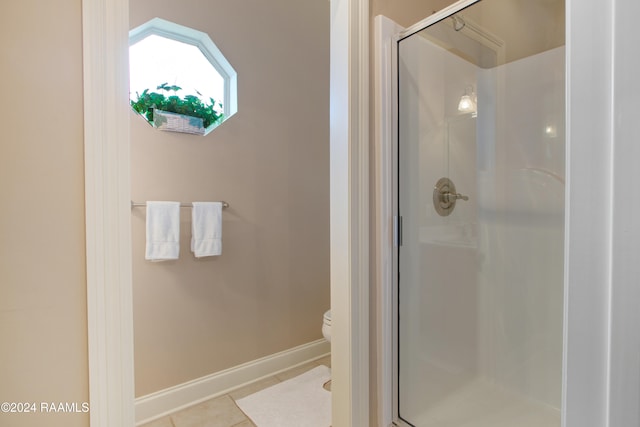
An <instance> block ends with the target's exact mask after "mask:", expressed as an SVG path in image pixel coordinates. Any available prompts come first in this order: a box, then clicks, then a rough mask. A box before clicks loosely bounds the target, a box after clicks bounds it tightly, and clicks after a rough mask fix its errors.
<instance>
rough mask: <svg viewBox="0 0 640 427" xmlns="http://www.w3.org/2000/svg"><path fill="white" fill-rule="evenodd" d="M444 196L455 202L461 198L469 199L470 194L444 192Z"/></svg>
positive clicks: (447, 199)
mask: <svg viewBox="0 0 640 427" xmlns="http://www.w3.org/2000/svg"><path fill="white" fill-rule="evenodd" d="M442 196H443V198H444V199H445V200H446V201H447V202H455V201H456V200H459V199H462V200H464V201H465V202H466V201H467V200H469V196H463V195H462V194H460V193H444V194H443V195H442Z"/></svg>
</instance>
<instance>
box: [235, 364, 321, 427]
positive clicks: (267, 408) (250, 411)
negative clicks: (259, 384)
mask: <svg viewBox="0 0 640 427" xmlns="http://www.w3.org/2000/svg"><path fill="white" fill-rule="evenodd" d="M330 379H331V370H330V369H329V368H328V367H326V366H324V365H321V366H318V367H315V368H313V369H311V370H310V371H307V372H305V373H304V374H302V375H299V376H297V377H295V378H292V379H290V380H287V381H283V382H281V383H279V384H276V385H274V386H271V387H269V388H266V389H264V390H261V391H259V392H257V393H254V394H251V395H249V396H247V397H244V398H242V399H238V400H237V401H236V404H237V405H238V406H239V407H240V409H242V410H243V411H244V413H245V414H247V416H248V417H249V418H251V421H253V422H254V423H255V425H256V426H258V427H329V426H330V425H331V392H329V391H327V390H325V389H324V388H323V387H322V385H323V384H324V383H326V382H327V381H329V380H330Z"/></svg>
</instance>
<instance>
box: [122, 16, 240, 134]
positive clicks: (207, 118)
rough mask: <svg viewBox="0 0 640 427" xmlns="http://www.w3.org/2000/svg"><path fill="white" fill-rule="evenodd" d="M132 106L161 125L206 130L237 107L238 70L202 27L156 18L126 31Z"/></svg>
mask: <svg viewBox="0 0 640 427" xmlns="http://www.w3.org/2000/svg"><path fill="white" fill-rule="evenodd" d="M129 80H130V91H129V97H130V101H131V106H132V108H133V109H134V111H136V112H137V113H139V114H140V115H141V116H142V117H144V118H145V119H146V120H147V121H148V122H149V123H150V124H152V125H153V126H154V127H156V128H158V129H161V130H169V131H177V132H186V133H194V134H200V135H204V134H207V133H209V132H211V130H213V129H214V128H215V127H216V126H218V125H219V124H220V123H222V122H223V121H224V120H226V119H228V118H229V117H231V116H232V115H233V114H235V112H236V111H237V109H238V105H237V74H236V72H235V70H234V69H233V67H231V64H229V62H228V61H227V60H226V58H225V57H224V56H223V55H222V52H220V50H219V49H218V48H217V47H216V45H215V44H214V43H213V41H212V40H211V38H209V36H208V35H207V34H206V33H203V32H201V31H197V30H194V29H192V28H188V27H185V26H182V25H178V24H175V23H173V22H169V21H165V20H163V19H160V18H154V19H152V20H151V21H149V22H147V23H145V24H143V25H141V26H139V27H137V28H135V29H133V30H131V31H130V32H129Z"/></svg>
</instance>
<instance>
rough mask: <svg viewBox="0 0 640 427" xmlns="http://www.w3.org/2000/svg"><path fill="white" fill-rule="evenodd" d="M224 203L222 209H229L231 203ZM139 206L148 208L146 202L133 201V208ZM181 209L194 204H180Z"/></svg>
mask: <svg viewBox="0 0 640 427" xmlns="http://www.w3.org/2000/svg"><path fill="white" fill-rule="evenodd" d="M221 203H222V208H223V209H226V208H228V207H229V203H227V202H225V201H224V200H223V201H221ZM139 206H147V203H146V202H134V201H133V200H132V201H131V208H132V209H133V208H136V207H139ZM180 207H181V208H192V207H193V203H180Z"/></svg>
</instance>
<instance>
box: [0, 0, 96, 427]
mask: <svg viewBox="0 0 640 427" xmlns="http://www.w3.org/2000/svg"><path fill="white" fill-rule="evenodd" d="M0 52H1V53H2V60H1V61H0V78H1V79H2V86H3V90H2V92H3V102H2V103H0V116H1V117H2V118H3V119H2V124H3V125H2V127H3V129H2V140H1V142H0V200H2V202H1V203H2V205H1V208H2V213H1V214H0V236H1V237H0V238H1V239H2V243H1V244H0V248H1V251H2V253H1V255H0V339H1V340H2V344H1V345H0V361H2V366H0V402H7V401H8V402H35V403H36V404H37V405H38V410H39V409H40V407H39V405H40V402H78V403H82V402H87V401H88V399H89V397H88V373H87V339H86V336H87V320H86V280H85V257H84V186H83V180H84V172H83V135H82V133H83V128H82V126H83V125H82V28H81V2H80V0H60V1H56V2H51V1H46V0H23V1H19V2H6V3H5V4H3V10H2V13H1V14H0ZM88 424H89V417H88V415H87V414H44V413H41V412H38V413H36V414H4V413H0V425H3V426H12V427H21V426H34V427H35V426H44V425H46V426H51V427H57V426H64V427H70V426H86V425H88Z"/></svg>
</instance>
